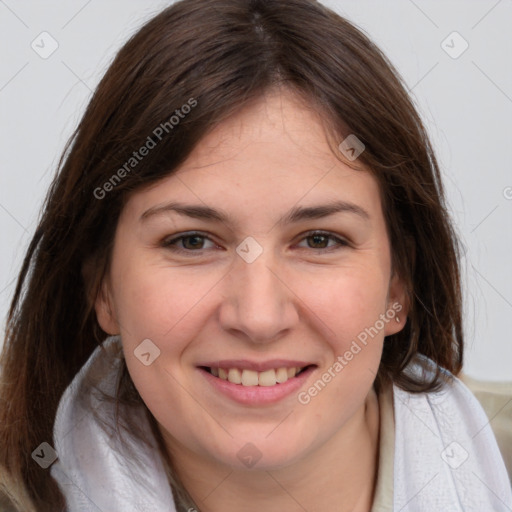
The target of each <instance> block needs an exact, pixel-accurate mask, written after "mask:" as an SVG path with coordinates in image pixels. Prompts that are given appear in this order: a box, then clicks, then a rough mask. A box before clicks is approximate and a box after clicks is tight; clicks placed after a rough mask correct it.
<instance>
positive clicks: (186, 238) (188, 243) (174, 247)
mask: <svg viewBox="0 0 512 512" xmlns="http://www.w3.org/2000/svg"><path fill="white" fill-rule="evenodd" d="M206 241H209V242H210V243H211V244H212V245H213V242H212V241H211V240H210V239H209V238H208V237H207V236H205V235H203V234H201V233H189V234H184V235H180V236H177V237H174V238H171V239H166V240H164V241H163V242H162V244H161V245H162V247H165V248H166V249H169V250H171V251H174V252H181V253H186V252H188V253H191V252H200V251H202V250H203V249H210V248H211V247H205V246H204V245H205V242H206Z"/></svg>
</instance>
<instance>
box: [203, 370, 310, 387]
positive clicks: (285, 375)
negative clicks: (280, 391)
mask: <svg viewBox="0 0 512 512" xmlns="http://www.w3.org/2000/svg"><path fill="white" fill-rule="evenodd" d="M301 370H302V368H275V369H270V370H265V371H264V372H256V371H254V370H240V369H239V368H229V369H224V368H210V372H211V374H212V375H214V376H215V377H219V378H220V379H223V380H227V381H229V382H232V383H233V384H241V385H242V386H275V385H276V384H284V383H285V382H286V381H287V380H288V379H291V378H293V377H295V375H297V374H298V373H299V372H300V371H301Z"/></svg>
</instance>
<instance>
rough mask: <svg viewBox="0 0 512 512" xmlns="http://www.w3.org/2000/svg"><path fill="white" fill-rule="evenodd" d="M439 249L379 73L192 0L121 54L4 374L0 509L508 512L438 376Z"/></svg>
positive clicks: (311, 39) (81, 138) (445, 335)
mask: <svg viewBox="0 0 512 512" xmlns="http://www.w3.org/2000/svg"><path fill="white" fill-rule="evenodd" d="M457 254H458V253H457V244H456V239H455V236H454V233H453V230H452V227H451V224H450V221H449V218H448V215H447V213H446V208H445V204H444V196H443V188H442V184H441V181H440V173H439V169H438V165H437V162H436V159H435V155H434V153H433V151H432V148H431V146H430V143H429V141H428V138H427V135H426V133H425V130H424V128H423V126H422V123H421V120H420V119H419V117H418V115H417V113H416V112H415V110H414V108H413V106H412V104H411V101H410V99H409V98H408V96H407V94H406V92H405V88H404V86H403V84H402V82H401V80H400V78H399V77H398V74H397V72H396V71H395V70H394V69H393V67H392V65H391V64H390V63H389V62H388V61H387V60H386V58H385V57H384V56H383V55H382V54H381V52H380V51H379V50H378V48H376V47H375V46H374V45H373V44H372V43H371V42H370V41H369V40H368V39H367V37H366V36H364V35H363V34H362V33H361V32H360V31H359V30H357V29H356V28H355V27H354V26H353V25H351V24H350V23H348V22H347V21H346V20H344V19H343V18H340V17H339V16H337V15H336V14H334V13H333V12H331V11H329V10H328V9H326V8H325V7H323V6H322V5H320V4H318V3H317V2H314V1H311V0H286V1H285V0H267V1H265V0H254V1H241V0H184V1H181V2H178V3H176V4H174V5H172V6H171V7H169V8H167V9H165V10H164V11H163V12H162V13H160V14H159V15H158V16H156V17H155V18H154V19H152V20H151V21H149V22H148V23H147V24H146V25H145V26H144V27H142V29H141V30H140V31H139V32H138V33H137V34H135V35H134V36H133V37H132V38H131V40H130V41H128V42H127V43H126V44H125V46H124V47H123V48H122V49H121V51H120V52H119V53H118V55H117V57H116V59H115V61H114V62H113V63H112V65H111V66H110V68H109V70H108V71H107V73H106V75H105V77H104V78H103V80H102V81H101V83H100V85H99V86H98V88H97V90H96V92H95V94H94V96H93V98H92V100H91V102H90V104H89V106H88V108H87V110H86V112H85V115H84V117H83V119H82V121H81V122H80V125H79V127H78V129H77V130H76V132H75V134H74V136H73V138H72V140H71V141H70V144H69V145H68V147H67V148H66V151H65V153H64V155H63V159H62V162H61V168H60V172H59V174H58V176H57V177H56V179H55V181H54V183H53V185H52V187H51V190H50V191H49V194H48V197H47V201H46V203H45V207H44V211H43V215H42V218H41V221H40V224H39V226H38V229H37V231H36V233H35V236H34V238H33V240H32V243H31V244H30V247H29V249H28V253H27V256H26V258H25V261H24V264H23V268H22V271H21V275H20V278H19V281H18V284H17V288H16V291H15V295H14V298H13V303H12V306H11V310H10V314H9V318H8V325H7V334H6V342H5V349H4V352H3V358H2V364H3V368H4V369H3V379H2V385H3V388H2V398H3V400H4V403H6V404H8V407H3V408H2V412H1V414H2V421H1V427H0V429H1V436H2V450H1V458H0V460H1V467H2V472H1V475H2V476H1V482H2V489H3V493H4V495H5V500H6V501H7V499H9V501H10V505H9V507H10V509H13V510H23V511H27V510H37V511H39V510H51V511H56V510H66V511H70V512H75V511H86V510H87V511H88V510H98V509H99V510H109V511H113V510H152V511H153V510H165V511H168V510H189V511H191V510H200V511H214V512H215V511H218V510H247V511H252V510H261V509H263V510H269V511H273V510H278V509H279V510H287V511H294V510H309V511H313V510H336V511H348V510H358V511H370V510H371V511H377V510H392V509H393V510H402V511H406V510H429V511H430V510H454V511H455V510H457V511H461V510H507V507H509V508H510V507H511V506H512V495H511V491H510V485H509V483H508V480H507V476H506V471H505V467H504V464H503V460H502V458H501V455H500V452H499V450H498V447H497V444H496V441H495V439H494V437H493V434H492V431H491V429H490V426H489V424H488V422H487V419H486V417H485V414H484V412H483V410H482V409H481V408H480V407H479V405H478V402H477V401H476V399H475V398H474V397H473V396H472V395H471V393H470V392H469V390H468V389H467V388H466V387H465V386H464V385H463V384H462V383H461V382H460V380H459V379H457V378H456V375H457V374H458V373H459V372H460V370H461V365H462V354H463V336H462V327H461V292H460V278H459V267H458V257H457Z"/></svg>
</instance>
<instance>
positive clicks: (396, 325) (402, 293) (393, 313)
mask: <svg viewBox="0 0 512 512" xmlns="http://www.w3.org/2000/svg"><path fill="white" fill-rule="evenodd" d="M408 313H409V299H408V294H407V287H406V286H405V283H404V281H403V280H402V278H401V277H400V276H399V275H398V274H397V273H396V272H393V275H392V277H391V280H390V283H389V290H388V301H387V305H386V318H388V319H389V322H387V323H386V327H385V329H384V335H385V336H390V335H391V334H396V333H397V332H400V331H401V330H402V329H403V328H404V326H405V323H406V321H407V315H408Z"/></svg>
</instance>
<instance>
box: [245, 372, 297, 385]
mask: <svg viewBox="0 0 512 512" xmlns="http://www.w3.org/2000/svg"><path fill="white" fill-rule="evenodd" d="M244 371H245V370H244ZM286 380H288V379H286ZM258 384H259V385H260V386H275V385H276V371H275V370H266V371H264V372H260V374H259V375H258Z"/></svg>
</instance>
